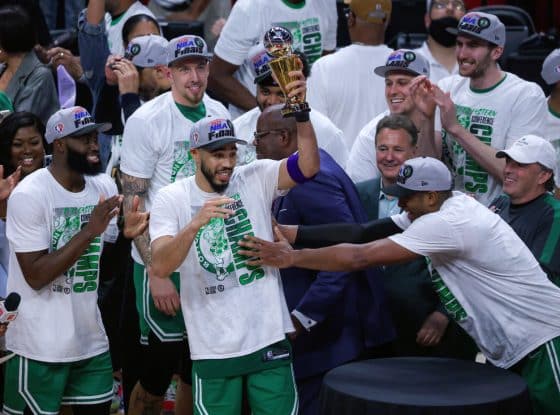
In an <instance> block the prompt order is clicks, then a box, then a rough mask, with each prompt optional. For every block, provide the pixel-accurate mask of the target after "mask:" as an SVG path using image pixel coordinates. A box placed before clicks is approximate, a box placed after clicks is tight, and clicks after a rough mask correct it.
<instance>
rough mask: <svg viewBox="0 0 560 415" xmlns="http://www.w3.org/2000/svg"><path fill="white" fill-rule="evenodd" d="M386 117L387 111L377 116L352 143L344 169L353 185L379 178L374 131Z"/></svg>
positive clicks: (388, 113)
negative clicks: (346, 166) (346, 165)
mask: <svg viewBox="0 0 560 415" xmlns="http://www.w3.org/2000/svg"><path fill="white" fill-rule="evenodd" d="M387 115H390V112H389V110H386V111H384V112H382V113H381V114H378V115H377V116H376V117H375V118H374V119H373V120H371V121H370V122H368V123H367V124H366V125H365V126H364V127H363V128H362V130H361V131H360V132H359V133H358V137H356V141H354V145H353V146H352V149H351V150H350V155H349V156H348V168H347V169H346V171H347V173H348V176H350V178H351V179H352V180H353V181H354V183H359V182H363V181H365V180H369V179H377V178H378V177H381V173H380V172H379V169H378V168H377V160H376V158H375V130H376V129H377V124H378V123H379V121H381V119H382V118H384V117H386V116H387Z"/></svg>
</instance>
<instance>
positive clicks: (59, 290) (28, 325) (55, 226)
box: [6, 168, 118, 362]
mask: <svg viewBox="0 0 560 415" xmlns="http://www.w3.org/2000/svg"><path fill="white" fill-rule="evenodd" d="M115 194H117V187H116V185H115V183H114V182H113V181H112V179H111V178H110V177H109V176H107V175H106V174H99V175H97V176H85V188H84V190H82V191H81V192H77V193H73V192H69V191H68V190H66V189H65V188H63V187H62V186H61V185H60V184H59V183H58V182H57V181H56V179H55V178H54V177H53V176H52V174H51V173H50V171H49V170H48V169H46V168H44V169H39V170H37V171H35V172H33V173H32V174H30V175H29V176H27V177H26V178H25V180H23V181H22V182H21V183H20V184H19V185H18V186H17V187H16V188H15V189H14V191H13V192H12V194H11V196H10V199H9V201H8V220H7V229H6V235H7V237H8V240H9V241H10V263H9V278H8V292H17V293H19V295H20V296H21V303H20V305H19V308H18V311H19V314H18V317H17V319H16V320H14V321H13V322H12V323H10V328H9V330H8V331H7V333H6V340H7V342H6V344H7V347H8V349H9V350H12V351H14V352H16V353H17V354H19V355H22V356H24V357H27V358H29V359H34V360H39V361H43V362H73V361H77V360H81V359H87V358H89V357H92V356H96V355H98V354H100V353H103V352H105V351H107V350H108V349H109V344H108V341H107V336H106V335H105V329H104V328H103V322H102V321H101V314H100V313H99V309H98V308H97V289H98V285H99V259H100V257H101V252H102V250H103V239H105V240H106V241H109V242H114V241H115V240H116V237H117V235H118V229H117V226H116V219H114V220H113V221H112V222H111V223H110V224H109V226H108V228H107V230H106V231H105V233H104V234H103V235H102V236H99V237H97V238H95V239H94V240H93V241H92V242H91V244H90V245H89V247H88V249H87V250H86V251H85V252H84V253H83V254H82V255H81V256H80V258H79V259H78V260H77V261H76V263H75V264H74V265H72V266H71V267H70V268H69V269H68V270H67V271H66V272H65V273H64V274H63V275H60V276H59V277H57V278H56V279H54V280H53V281H52V282H51V283H49V284H47V285H45V286H44V287H43V288H41V289H40V290H34V289H33V288H31V287H30V286H29V284H28V283H27V282H26V281H25V278H24V277H23V273H22V271H21V268H20V266H19V262H18V260H17V258H16V254H15V253H16V252H18V253H24V252H35V251H43V250H48V251H49V253H50V252H53V251H56V250H58V249H61V248H62V247H63V246H64V245H66V244H67V243H68V242H69V241H70V239H72V237H73V236H74V235H75V234H77V233H78V232H79V231H80V229H81V228H82V226H83V225H84V224H86V223H87V222H88V221H89V217H90V214H91V212H92V211H93V209H94V207H95V205H97V203H98V202H99V197H100V196H101V195H103V196H104V197H105V198H108V197H111V196H113V195H115Z"/></svg>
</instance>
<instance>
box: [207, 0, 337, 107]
mask: <svg viewBox="0 0 560 415" xmlns="http://www.w3.org/2000/svg"><path fill="white" fill-rule="evenodd" d="M336 24H337V14H336V1H335V0H238V1H237V2H236V3H235V4H234V6H233V8H232V9H231V13H230V15H229V17H228V19H227V21H226V24H225V26H224V28H223V30H222V33H221V34H220V37H219V38H218V43H217V44H216V47H215V48H214V58H213V59H212V63H211V64H210V89H211V90H212V92H214V93H215V94H218V95H219V96H220V98H221V99H224V100H226V101H227V102H229V103H230V104H233V105H231V106H230V110H231V113H232V115H233V116H234V117H238V116H239V115H241V114H243V113H244V112H245V111H248V110H250V109H251V108H253V107H254V106H255V96H254V95H255V86H254V84H253V76H252V74H251V70H250V69H249V66H248V62H247V58H248V53H249V49H251V47H252V46H254V45H256V44H257V43H259V42H260V43H262V41H263V36H264V34H265V33H266V31H267V30H268V29H270V28H271V27H272V26H282V27H284V28H286V29H288V30H289V31H290V32H291V34H292V37H293V50H299V51H300V52H303V53H304V54H305V56H306V57H307V60H308V62H309V64H310V65H313V62H315V61H316V60H317V59H319V58H320V57H321V56H322V55H323V54H325V53H328V52H332V51H334V50H335V48H336Z"/></svg>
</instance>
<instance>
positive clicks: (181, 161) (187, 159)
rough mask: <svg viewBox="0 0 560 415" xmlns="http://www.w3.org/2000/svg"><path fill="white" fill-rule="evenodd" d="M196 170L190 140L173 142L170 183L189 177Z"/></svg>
mask: <svg viewBox="0 0 560 415" xmlns="http://www.w3.org/2000/svg"><path fill="white" fill-rule="evenodd" d="M195 171H196V164H195V162H194V159H193V158H192V156H191V152H190V142H189V141H188V140H186V141H185V140H182V141H175V142H174V143H173V166H172V167H171V177H170V178H169V181H170V183H174V182H175V181H176V180H177V179H181V178H184V177H190V176H192V175H194V173H195Z"/></svg>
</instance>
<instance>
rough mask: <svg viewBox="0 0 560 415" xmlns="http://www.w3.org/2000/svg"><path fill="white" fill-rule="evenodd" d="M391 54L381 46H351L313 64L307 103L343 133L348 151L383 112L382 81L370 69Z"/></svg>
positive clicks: (381, 78)
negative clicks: (361, 131) (365, 128)
mask: <svg viewBox="0 0 560 415" xmlns="http://www.w3.org/2000/svg"><path fill="white" fill-rule="evenodd" d="M392 51H393V50H392V49H390V48H388V47H387V46H385V45H379V46H367V45H357V44H353V45H350V46H347V47H345V48H342V49H340V50H338V51H337V52H336V53H333V54H330V55H327V56H323V57H322V58H321V59H319V60H318V61H317V62H315V64H314V65H313V70H312V71H311V76H310V78H309V81H308V88H307V91H308V92H307V94H308V98H307V100H308V101H309V104H310V105H311V106H312V107H313V108H316V109H317V110H319V111H320V112H322V113H323V114H325V115H326V116H327V117H328V118H330V120H331V121H332V122H333V123H334V124H335V125H337V126H338V127H339V128H340V129H341V130H342V131H343V132H344V136H345V137H346V140H347V141H346V143H347V146H348V148H352V144H354V141H355V139H356V136H357V135H358V132H359V131H360V129H361V128H362V127H363V126H364V125H365V124H366V123H367V122H368V121H369V120H371V119H372V118H373V117H375V115H377V114H379V113H380V112H382V111H384V110H386V109H387V101H386V100H385V94H384V91H385V78H384V77H382V76H379V75H376V74H375V73H374V72H373V69H374V68H376V67H377V66H383V65H385V62H386V61H387V57H388V56H389V54H390V53H391V52H392Z"/></svg>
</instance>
